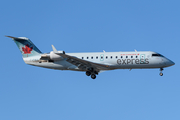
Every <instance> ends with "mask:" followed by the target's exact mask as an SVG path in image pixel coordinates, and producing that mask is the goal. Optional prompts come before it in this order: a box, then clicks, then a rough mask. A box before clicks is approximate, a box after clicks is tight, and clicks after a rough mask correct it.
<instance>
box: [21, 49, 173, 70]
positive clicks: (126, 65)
mask: <svg viewBox="0 0 180 120" xmlns="http://www.w3.org/2000/svg"><path fill="white" fill-rule="evenodd" d="M66 54H67V55H70V56H74V57H76V58H79V59H83V60H85V61H90V62H93V63H99V64H103V65H108V66H109V69H108V70H113V69H146V68H164V67H168V66H172V65H174V62H172V61H171V60H169V59H167V58H166V57H164V56H162V55H160V54H158V53H156V52H151V51H142V52H94V53H66ZM40 58H41V56H33V57H28V58H23V59H24V61H25V62H26V63H27V64H30V65H34V66H39V67H44V68H50V69H58V70H76V71H86V70H84V69H80V68H78V67H77V66H75V65H73V64H71V63H69V62H67V61H66V59H61V60H54V61H46V60H45V61H41V62H39V61H40ZM101 70H104V69H101ZM106 70H107V69H106Z"/></svg>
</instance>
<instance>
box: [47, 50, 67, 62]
mask: <svg viewBox="0 0 180 120" xmlns="http://www.w3.org/2000/svg"><path fill="white" fill-rule="evenodd" d="M58 53H62V54H65V52H64V51H58ZM50 59H51V60H62V59H64V58H63V57H61V55H57V54H55V53H54V52H53V51H51V52H50Z"/></svg>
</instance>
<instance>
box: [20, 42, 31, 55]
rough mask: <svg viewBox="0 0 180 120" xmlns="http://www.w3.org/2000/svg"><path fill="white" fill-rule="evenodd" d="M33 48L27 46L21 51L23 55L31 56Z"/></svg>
mask: <svg viewBox="0 0 180 120" xmlns="http://www.w3.org/2000/svg"><path fill="white" fill-rule="evenodd" d="M32 49H33V47H29V45H28V44H27V45H26V46H25V47H22V51H23V52H24V54H31V51H32Z"/></svg>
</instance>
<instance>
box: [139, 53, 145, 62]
mask: <svg viewBox="0 0 180 120" xmlns="http://www.w3.org/2000/svg"><path fill="white" fill-rule="evenodd" d="M144 63H145V54H141V55H140V64H144Z"/></svg>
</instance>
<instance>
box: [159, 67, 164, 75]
mask: <svg viewBox="0 0 180 120" xmlns="http://www.w3.org/2000/svg"><path fill="white" fill-rule="evenodd" d="M163 70H164V69H163V68H160V71H161V72H160V73H159V75H160V76H163V73H162V71H163Z"/></svg>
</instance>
